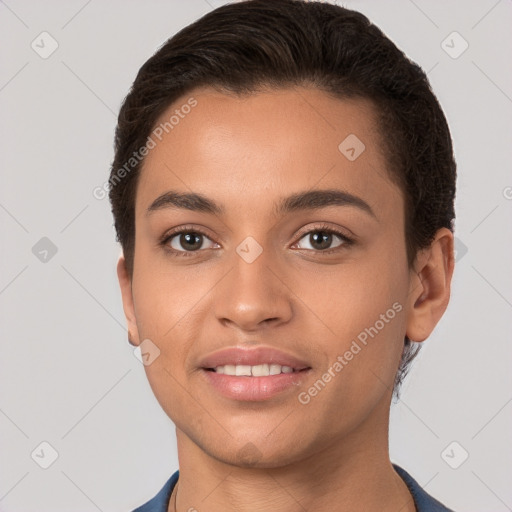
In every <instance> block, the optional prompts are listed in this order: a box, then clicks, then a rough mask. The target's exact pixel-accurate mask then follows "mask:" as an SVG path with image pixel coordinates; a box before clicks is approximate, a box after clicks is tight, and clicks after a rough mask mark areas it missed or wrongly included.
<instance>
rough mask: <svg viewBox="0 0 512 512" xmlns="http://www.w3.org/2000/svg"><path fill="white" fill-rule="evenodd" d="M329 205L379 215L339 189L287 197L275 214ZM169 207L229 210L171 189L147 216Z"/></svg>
mask: <svg viewBox="0 0 512 512" xmlns="http://www.w3.org/2000/svg"><path fill="white" fill-rule="evenodd" d="M327 206H353V207H355V208H359V209H360V210H361V211H363V212H365V213H367V214H369V215H371V216H372V217H374V218H375V219H376V218H377V216H376V215H375V213H374V211H373V210H372V208H371V207H370V205H369V204H368V203H367V202H365V201H364V200H363V199H361V198H360V197H358V196H355V195H353V194H350V193H349V192H345V191H343V190H337V189H325V190H319V189H317V190H307V191H304V192H298V193H296V194H292V195H290V196H288V197H284V198H282V199H281V200H280V201H279V203H277V204H276V205H274V213H275V214H276V215H283V214H286V213H291V212H296V211H300V210H317V209H321V208H325V207H327ZM165 209H185V210H191V211H196V212H203V213H210V214H213V215H219V216H220V215H223V214H225V212H226V210H225V209H224V207H223V206H221V205H219V204H217V203H216V202H215V201H213V200H212V199H209V198H208V197H206V196H204V195H202V194H198V193H194V192H191V193H184V192H177V191H175V190H169V191H168V192H165V193H164V194H162V195H160V196H158V197H157V198H156V199H155V200H154V201H153V202H152V203H151V205H150V206H149V207H148V208H147V210H146V215H150V214H151V213H152V212H155V211H159V210H165Z"/></svg>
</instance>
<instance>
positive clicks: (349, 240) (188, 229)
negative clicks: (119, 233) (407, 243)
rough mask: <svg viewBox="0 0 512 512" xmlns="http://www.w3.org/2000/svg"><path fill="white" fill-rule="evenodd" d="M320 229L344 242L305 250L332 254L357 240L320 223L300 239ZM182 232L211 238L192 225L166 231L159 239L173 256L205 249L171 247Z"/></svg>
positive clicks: (186, 254) (187, 254)
mask: <svg viewBox="0 0 512 512" xmlns="http://www.w3.org/2000/svg"><path fill="white" fill-rule="evenodd" d="M319 231H321V232H323V233H328V234H332V235H336V236H338V237H339V238H340V239H341V240H342V242H343V243H342V244H341V245H339V246H337V247H334V248H333V249H326V250H325V251H322V250H316V251H315V250H314V249H303V250H307V251H315V252H317V253H321V254H331V253H333V252H338V251H340V250H343V249H345V248H347V247H350V246H351V245H353V244H354V243H355V240H353V239H352V238H349V237H348V236H347V235H345V234H344V233H342V232H341V231H338V230H337V229H334V228H331V227H329V226H327V225H320V226H317V227H315V228H314V229H310V230H309V231H305V232H304V233H301V235H300V236H299V239H298V241H300V240H302V239H303V238H304V236H305V235H309V234H311V233H316V232H319ZM181 233H195V234H197V235H202V236H205V237H206V238H208V239H210V237H209V236H208V235H207V234H206V233H205V232H204V231H202V230H201V229H196V228H193V227H191V226H181V227H179V228H176V229H174V230H173V231H171V232H170V233H165V234H164V235H163V237H162V238H161V239H160V241H159V245H161V246H163V248H164V249H165V250H166V251H168V252H169V254H170V255H171V256H178V257H185V258H188V257H191V256H194V255H195V254H196V253H198V252H200V251H201V250H204V249H199V250H197V251H177V250H175V249H172V248H170V247H169V245H168V243H169V241H170V240H172V239H173V238H174V237H175V236H176V235H179V234H181Z"/></svg>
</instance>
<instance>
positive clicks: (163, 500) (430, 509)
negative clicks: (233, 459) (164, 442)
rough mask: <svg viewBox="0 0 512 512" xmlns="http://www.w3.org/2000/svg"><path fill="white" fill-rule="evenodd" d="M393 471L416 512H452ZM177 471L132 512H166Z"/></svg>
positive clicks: (402, 473) (404, 475) (408, 477)
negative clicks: (149, 498) (398, 477)
mask: <svg viewBox="0 0 512 512" xmlns="http://www.w3.org/2000/svg"><path fill="white" fill-rule="evenodd" d="M393 467H394V468H395V471H396V472H397V473H398V474H399V475H400V476H401V477H402V480H403V481H404V482H405V484H406V485H407V487H408V488H409V491H410V493H411V494H412V497H413V499H414V504H415V506H416V510H417V512H453V510H451V509H449V508H446V507H445V506H444V505H443V504H442V503H440V502H439V501H437V500H436V499H435V498H433V497H432V496H430V494H427V493H426V492H425V491H424V490H423V489H422V488H421V487H420V485H419V484H418V482H416V480H414V478H413V477H412V476H411V475H409V473H407V471H405V469H402V468H401V467H400V466H397V465H396V464H393ZM179 473H180V472H179V471H176V472H175V473H173V475H172V476H171V478H169V480H167V482H166V483H165V485H164V486H163V487H162V489H160V491H159V493H158V494H157V495H156V496H155V497H154V498H152V499H151V500H149V501H148V502H147V503H144V505H141V506H140V507H138V508H136V509H135V510H134V511H133V512H167V508H168V507H169V500H170V499H171V494H172V490H173V489H174V486H175V485H176V482H177V481H178V477H179V476H180V475H179Z"/></svg>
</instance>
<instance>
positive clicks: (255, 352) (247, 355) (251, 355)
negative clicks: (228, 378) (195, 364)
mask: <svg viewBox="0 0 512 512" xmlns="http://www.w3.org/2000/svg"><path fill="white" fill-rule="evenodd" d="M264 363H270V364H279V365H281V366H290V367H291V368H293V369H294V370H303V369H305V368H310V366H309V365H308V363H307V362H305V361H303V360H301V359H299V358H298V357H295V356H293V355H291V354H286V353H285V352H281V351H280V350H277V349H275V348H272V347H256V348H247V347H245V348H244V347H228V348H224V349H222V350H218V351H216V352H213V353H212V354H209V355H208V356H206V357H205V358H204V359H202V360H201V362H200V366H201V368H215V367H217V366H224V365H226V364H232V365H235V366H236V365H248V366H256V365H259V364H264Z"/></svg>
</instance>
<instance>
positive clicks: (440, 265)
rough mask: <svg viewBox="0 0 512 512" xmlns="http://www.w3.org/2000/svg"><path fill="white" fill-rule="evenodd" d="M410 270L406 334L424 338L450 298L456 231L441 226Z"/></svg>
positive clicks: (410, 336)
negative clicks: (454, 234)
mask: <svg viewBox="0 0 512 512" xmlns="http://www.w3.org/2000/svg"><path fill="white" fill-rule="evenodd" d="M414 267H415V268H414V270H413V271H411V280H410V286H409V300H408V306H409V307H408V317H407V330H406V335H407V336H408V337H409V339H411V340H412V341H424V340H425V339H426V338H428V336H429V335H430V334H431V333H432V331H433V330H434V327H435V326H436V325H437V323H438V322H439V320H440V319H441V317H442V316H443V314H444V312H445V311H446V308H447V307H448V302H449V300H450V285H451V279H452V275H453V269H454V255H453V233H452V232H451V231H450V230H449V229H447V228H441V229H440V230H439V231H438V232H437V233H436V236H435V238H434V240H433V242H432V243H431V245H430V246H429V247H428V248H427V249H424V250H422V251H420V252H419V253H418V255H417V257H416V261H415V266H414Z"/></svg>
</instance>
